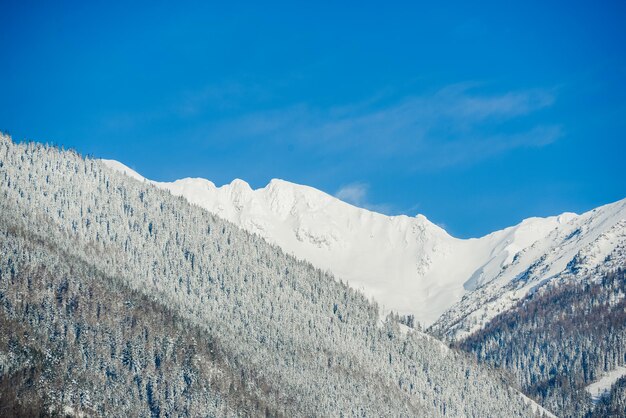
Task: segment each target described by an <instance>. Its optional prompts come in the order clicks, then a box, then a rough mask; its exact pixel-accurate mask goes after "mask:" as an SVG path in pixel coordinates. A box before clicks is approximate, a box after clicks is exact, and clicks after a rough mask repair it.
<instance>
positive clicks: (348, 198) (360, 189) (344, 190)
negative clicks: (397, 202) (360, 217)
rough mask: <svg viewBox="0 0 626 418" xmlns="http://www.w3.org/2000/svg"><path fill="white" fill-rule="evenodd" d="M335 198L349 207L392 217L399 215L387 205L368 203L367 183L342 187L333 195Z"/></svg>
mask: <svg viewBox="0 0 626 418" xmlns="http://www.w3.org/2000/svg"><path fill="white" fill-rule="evenodd" d="M335 197H336V198H337V199H339V200H343V201H344V202H346V203H350V204H351V205H354V206H357V207H360V208H363V209H367V210H371V211H373V212H378V213H383V214H385V215H392V214H396V213H400V212H399V211H397V210H394V207H393V206H392V205H390V204H387V203H371V202H370V201H369V185H368V184H367V183H360V182H357V183H350V184H346V185H343V186H341V187H340V188H339V190H337V192H336V193H335Z"/></svg>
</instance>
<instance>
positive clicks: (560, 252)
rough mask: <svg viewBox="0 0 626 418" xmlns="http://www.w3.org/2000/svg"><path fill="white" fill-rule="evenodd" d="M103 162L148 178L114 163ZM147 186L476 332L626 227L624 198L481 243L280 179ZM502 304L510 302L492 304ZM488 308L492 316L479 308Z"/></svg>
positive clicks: (426, 320) (378, 296)
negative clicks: (253, 184) (256, 184)
mask: <svg viewBox="0 0 626 418" xmlns="http://www.w3.org/2000/svg"><path fill="white" fill-rule="evenodd" d="M103 162H104V163H105V164H106V165H107V166H109V167H111V168H113V169H116V170H118V171H122V172H124V173H126V174H127V175H129V176H131V177H134V178H136V179H138V180H140V181H149V180H146V179H144V177H142V176H141V175H139V174H138V173H136V172H134V171H133V170H131V169H130V168H128V167H126V166H124V165H123V164H121V163H119V162H117V161H113V160H103ZM151 183H153V184H154V185H156V186H157V187H160V188H163V189H167V190H169V191H170V192H171V193H172V194H174V195H177V196H183V197H185V198H186V199H187V200H188V201H189V202H191V203H193V204H196V205H198V206H201V207H203V208H205V209H206V210H208V211H209V212H212V213H214V214H216V215H218V216H220V217H222V218H225V219H227V220H229V221H231V222H233V223H234V224H236V225H238V226H240V227H242V228H244V229H246V230H247V231H249V232H253V233H257V234H259V235H260V236H262V237H264V238H265V239H267V240H268V241H270V242H272V243H275V244H277V245H279V246H280V247H281V248H283V249H284V250H285V251H286V252H288V253H291V254H293V255H295V256H297V257H299V258H302V259H305V260H308V261H309V262H311V263H312V264H313V265H315V266H317V267H319V268H322V269H325V270H328V271H330V272H332V273H333V274H334V275H335V276H336V277H337V278H338V279H342V280H345V281H347V282H348V283H349V284H350V285H351V286H352V287H354V288H357V289H360V290H362V291H363V292H364V293H365V294H366V295H368V296H369V297H373V298H374V299H375V300H376V301H378V302H379V303H380V304H381V305H382V307H383V309H384V310H385V311H390V310H393V311H395V312H398V313H400V314H413V315H415V319H416V320H417V321H419V322H420V323H421V324H422V325H424V326H430V325H431V324H433V323H434V322H435V321H437V319H439V318H440V317H441V316H442V314H444V312H446V311H447V310H449V309H450V308H452V307H453V306H455V305H456V304H458V303H460V305H459V307H455V308H454V309H453V311H451V312H453V313H447V314H446V315H447V318H448V319H449V321H447V322H446V324H447V325H451V324H452V323H454V324H457V323H459V321H461V318H465V317H467V316H468V315H469V314H470V313H471V312H474V311H475V312H476V314H475V315H477V316H480V318H481V319H480V321H479V320H476V319H475V318H474V319H473V321H474V322H473V324H474V325H473V327H477V326H480V324H482V323H484V322H485V321H488V319H489V318H491V317H493V316H494V315H495V314H497V312H498V311H499V310H501V309H504V308H505V307H506V306H508V305H507V303H508V304H511V303H513V302H514V301H515V300H517V299H518V298H520V297H522V296H523V295H524V294H525V292H528V291H530V290H531V289H532V288H533V287H534V286H536V285H537V283H538V282H540V281H542V280H545V279H548V278H550V277H553V276H556V275H557V274H559V273H561V272H562V271H563V270H565V269H567V268H568V264H570V263H571V262H572V259H573V258H574V257H579V258H580V257H585V261H584V263H583V264H581V266H584V268H587V269H591V268H593V267H595V266H597V265H598V264H601V263H603V262H604V260H605V258H606V256H608V255H609V254H611V253H612V252H614V250H615V248H616V247H619V246H620V245H623V244H624V234H625V232H624V231H625V229H626V228H625V226H626V220H625V219H626V199H625V200H622V201H619V202H617V203H614V204H612V205H607V206H604V207H602V208H599V209H596V210H593V211H590V212H587V213H585V214H583V215H576V214H574V213H564V214H562V215H559V216H553V217H547V218H529V219H526V220H524V221H523V222H521V223H520V224H518V225H516V226H512V227H509V228H506V229H503V230H501V231H497V232H494V233H491V234H489V235H486V236H484V237H482V238H474V239H458V238H455V237H452V236H450V235H449V234H448V233H447V232H446V231H445V230H443V229H442V228H440V227H439V226H437V225H435V224H433V223H432V222H430V221H429V220H428V219H426V218H425V217H424V216H422V215H417V216H415V217H408V216H404V215H401V216H386V215H382V214H379V213H375V212H371V211H368V210H365V209H361V208H358V207H355V206H352V205H350V204H348V203H345V202H342V201H341V200H339V199H337V198H335V197H333V196H330V195H328V194H326V193H324V192H321V191H319V190H316V189H314V188H311V187H307V186H302V185H297V184H293V183H289V182H286V181H283V180H272V181H271V182H270V183H269V184H268V185H267V186H266V187H264V188H260V189H257V190H252V189H251V188H250V186H249V185H248V184H247V183H246V182H244V181H242V180H238V179H237V180H234V181H233V182H232V183H230V184H227V185H224V186H221V187H216V186H215V184H213V183H212V182H210V181H208V180H204V179H191V178H187V179H182V180H177V181H175V182H172V183H160V182H151ZM583 249H584V253H581V250H583ZM531 277H532V280H530V278H531ZM520 278H523V279H524V283H526V285H525V286H521V287H520V286H517V287H516V290H515V292H513V293H510V292H508V291H507V292H500V291H497V292H489V297H486V296H485V297H483V298H482V299H480V300H479V299H476V300H474V299H470V296H468V295H480V294H483V296H484V295H485V293H484V289H485V288H486V287H488V285H489V286H492V287H493V286H496V287H497V288H498V289H501V288H503V287H504V286H506V285H508V284H510V283H511V282H514V281H515V282H517V281H519V279H520ZM478 289H481V291H480V292H477V290H478ZM481 292H482V293H481ZM464 297H465V299H464ZM500 297H502V298H505V299H506V301H505V302H502V301H498V302H494V301H493V300H492V299H494V298H496V299H499V298H500ZM507 298H508V299H507ZM478 300H479V302H477V301H478ZM477 304H478V305H477ZM485 305H489V306H491V305H493V309H481V310H480V311H478V306H480V307H484V306H485ZM461 322H462V321H461ZM437 326H438V327H441V326H443V324H442V323H440V324H438V325H437ZM463 327H465V328H468V327H467V326H465V325H463ZM463 327H461V328H463ZM472 329H473V328H472Z"/></svg>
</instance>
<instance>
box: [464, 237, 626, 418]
mask: <svg viewBox="0 0 626 418" xmlns="http://www.w3.org/2000/svg"><path fill="white" fill-rule="evenodd" d="M621 250H623V249H621ZM621 250H619V251H621ZM625 296H626V270H624V269H623V268H618V269H617V270H615V271H611V272H608V273H604V274H601V275H591V276H589V277H588V278H587V279H585V280H580V279H567V280H560V281H558V282H556V283H551V284H549V285H545V286H543V287H542V288H540V289H538V290H537V291H536V292H535V293H533V294H530V295H529V296H528V297H527V298H525V299H523V300H522V301H521V302H519V303H518V304H517V305H516V306H515V307H514V308H513V309H510V310H508V311H506V312H504V313H502V314H500V315H498V316H497V317H496V318H494V319H493V320H492V321H491V322H490V323H489V324H488V325H487V326H486V327H485V328H484V329H482V330H480V331H478V332H476V333H475V334H473V335H472V336H470V337H469V338H466V339H465V340H463V341H462V342H460V343H458V344H457V346H458V347H459V348H461V349H463V350H466V351H469V352H471V353H474V354H475V355H476V357H477V359H478V360H479V361H481V362H485V363H488V364H490V365H493V366H495V367H498V368H502V369H505V370H507V371H509V372H510V373H511V375H512V378H513V379H515V380H516V381H517V382H518V383H519V385H520V386H521V387H522V389H523V390H524V392H525V393H526V394H527V395H529V396H530V397H532V398H534V399H536V400H537V401H539V403H541V404H542V405H544V406H545V407H546V408H548V409H549V410H551V411H553V412H554V413H556V414H557V415H559V416H564V417H584V416H595V415H598V414H599V415H598V416H608V415H604V414H605V413H606V412H607V411H610V410H613V411H615V410H619V411H621V412H619V413H618V414H617V416H626V409H624V407H623V405H624V398H623V397H624V393H623V382H622V383H621V384H620V385H621V387H622V389H621V390H616V391H614V392H612V393H611V395H610V396H609V397H608V398H607V399H604V400H603V402H602V403H601V404H600V405H599V406H597V407H594V405H593V403H592V402H591V398H590V395H589V394H588V393H587V391H586V390H585V387H586V386H588V385H589V384H591V383H593V382H595V381H597V380H598V379H599V378H600V377H601V376H602V374H604V373H605V372H608V371H611V370H613V369H615V368H616V367H617V366H623V365H625V364H626V299H625Z"/></svg>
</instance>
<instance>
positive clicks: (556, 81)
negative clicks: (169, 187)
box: [0, 0, 626, 237]
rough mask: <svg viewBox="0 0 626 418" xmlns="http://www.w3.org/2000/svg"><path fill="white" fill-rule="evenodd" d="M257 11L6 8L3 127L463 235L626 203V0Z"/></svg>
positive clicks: (1, 45)
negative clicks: (306, 190)
mask: <svg viewBox="0 0 626 418" xmlns="http://www.w3.org/2000/svg"><path fill="white" fill-rule="evenodd" d="M221 3H226V2H221ZM260 3H261V2H250V3H237V4H234V2H233V4H229V5H224V4H209V3H208V2H201V3H200V2H199V3H185V6H181V5H175V4H174V2H172V3H170V4H168V3H166V2H158V1H157V2H145V3H141V2H134V4H133V5H124V4H121V3H119V4H111V3H109V2H75V3H72V2H46V3H34V2H28V1H6V0H4V1H2V2H1V3H0V15H1V16H3V19H2V25H0V52H1V53H2V57H3V61H2V64H1V65H0V130H3V131H5V132H8V133H10V134H11V135H12V136H13V138H14V139H15V140H24V139H32V140H37V141H42V142H50V143H56V144H63V145H64V146H66V147H73V148H75V149H77V150H78V151H79V152H81V153H83V154H91V155H95V156H98V157H103V158H113V159H117V160H120V161H122V162H124V163H125V164H127V165H129V166H131V167H133V168H134V169H136V170H137V171H139V172H140V173H141V174H143V175H145V176H146V177H149V178H152V179H155V180H173V179H176V178H181V177H204V178H208V179H210V180H212V181H214V182H215V183H216V184H218V185H219V184H223V183H228V182H230V181H231V180H232V179H234V178H242V179H244V180H246V181H248V182H249V183H250V184H251V185H252V186H253V187H262V186H264V185H265V184H267V182H268V181H269V180H270V179H271V178H275V177H276V178H282V179H285V180H289V181H293V182H297V183H303V184H308V185H311V186H314V187H316V188H319V189H321V190H324V191H326V192H328V193H331V194H335V195H338V196H340V197H342V198H343V199H346V200H349V201H351V202H354V203H355V204H358V205H361V206H364V207H368V208H372V209H375V210H378V211H382V212H385V213H388V214H399V213H405V214H408V215H415V214H416V213H422V214H424V215H426V216H427V217H428V218H430V219H431V220H432V221H433V222H436V223H439V224H441V225H444V226H445V228H446V229H447V230H448V231H449V232H451V233H452V234H453V235H456V236H461V237H469V236H479V235H482V234H486V233H488V232H491V231H493V230H495V229H499V228H502V227H505V226H509V225H512V224H515V223H517V222H519V221H520V220H521V219H523V218H526V217H529V216H546V215H552V214H557V213H560V212H563V211H576V212H581V211H585V210H589V209H591V208H593V207H595V206H598V205H601V204H605V203H609V202H612V201H615V200H619V199H621V198H624V197H626V181H625V178H626V176H624V168H623V166H624V160H625V156H626V145H625V139H626V138H625V134H626V25H625V24H624V22H625V21H626V3H624V2H622V1H605V2H576V1H567V2H565V1H562V2H545V1H544V2H534V1H524V2H519V4H517V5H509V4H506V3H508V2H480V3H471V4H470V3H469V2H459V3H450V2H449V3H446V4H445V5H443V4H442V5H424V4H422V5H420V4H418V2H396V3H394V2H385V3H382V2H381V3H374V2H358V3H357V2H353V3H352V5H349V4H347V3H344V4H343V5H339V4H337V3H339V2H310V4H308V5H302V4H300V5H296V4H294V3H295V2H285V3H271V2H270V3H268V2H263V4H260ZM431 3H441V2H431Z"/></svg>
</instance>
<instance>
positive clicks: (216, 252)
mask: <svg viewBox="0 0 626 418" xmlns="http://www.w3.org/2000/svg"><path fill="white" fill-rule="evenodd" d="M0 238H1V241H0V242H1V245H2V246H3V247H2V248H3V249H2V252H1V257H2V259H1V260H0V266H1V267H0V269H1V271H0V294H1V295H2V296H1V299H0V300H1V302H2V303H1V304H0V318H3V319H2V322H1V324H0V325H2V327H3V328H2V330H1V331H2V335H3V336H4V339H3V340H2V341H0V343H1V345H0V363H1V364H2V366H1V367H0V382H2V385H7V384H8V383H6V382H9V381H10V382H12V383H11V386H12V387H13V388H14V390H13V391H12V392H11V393H9V397H8V399H9V401H10V402H9V401H7V404H9V403H11V404H13V405H17V406H15V407H14V410H15V411H17V410H18V409H19V408H26V409H28V408H31V409H32V408H34V409H37V408H40V406H41V405H44V409H45V410H46V411H56V412H58V413H60V414H66V413H68V414H70V415H80V413H82V412H84V413H85V414H87V415H107V416H108V415H114V416H120V415H130V416H172V415H177V416H222V415H230V414H235V415H250V416H259V415H261V416H262V415H267V416H337V415H344V416H345V415H350V416H429V417H430V416H476V417H482V416H508V417H515V416H531V415H533V412H532V408H531V407H530V406H529V405H528V404H527V402H526V401H525V400H523V399H522V398H521V397H520V396H519V395H518V393H517V392H516V390H514V389H512V388H510V387H509V386H508V384H507V383H506V382H505V381H504V379H503V378H502V377H501V376H500V375H499V374H498V373H496V372H492V371H490V370H488V369H487V368H484V367H479V366H478V365H477V363H476V361H475V360H474V359H472V358H470V357H469V356H467V355H466V354H463V353H460V352H457V351H454V350H449V349H447V348H445V347H444V346H442V345H441V344H440V343H439V342H438V341H436V340H434V339H432V338H430V337H427V336H425V335H424V334H421V333H419V332H411V333H408V334H407V335H405V333H403V332H400V328H399V325H398V322H397V321H396V320H394V319H390V320H387V321H384V322H381V321H380V320H379V317H378V308H377V306H376V305H375V304H372V303H371V302H369V301H368V300H366V298H365V297H364V296H363V295H362V294H360V293H358V292H356V291H354V290H352V289H350V288H349V287H347V286H346V285H344V284H342V283H340V282H338V281H336V280H334V278H333V277H331V276H329V275H327V274H325V273H322V272H321V271H319V270H317V269H315V268H313V267H312V266H311V265H310V264H308V263H305V262H303V261H298V260H296V259H294V258H292V257H290V256H287V255H285V254H284V253H283V252H282V251H281V250H280V249H279V248H277V247H275V246H271V245H269V244H267V243H266V242H265V241H264V240H262V239H261V238H260V237H258V236H256V235H253V234H249V233H246V232H244V231H242V230H240V229H238V228H236V227H235V226H234V225H232V224H230V223H228V222H225V221H223V220H220V219H218V218H216V217H214V216H212V215H210V214H209V213H207V212H206V211H204V210H202V209H200V208H198V207H195V206H193V205H190V204H189V203H187V201H185V200H184V199H182V198H175V197H173V196H171V195H170V194H169V193H167V192H165V191H161V190H157V189H156V188H154V187H153V186H151V185H149V184H144V183H140V182H137V181H135V180H132V179H130V178H128V177H126V176H124V175H121V174H119V173H116V172H113V171H111V170H109V169H107V168H106V167H104V166H103V165H102V164H101V163H100V162H98V161H97V160H91V159H84V158H82V157H81V156H79V155H77V154H76V153H73V152H67V151H62V150H59V149H56V148H52V147H47V146H43V145H40V144H19V145H18V144H14V143H13V142H11V141H10V139H8V138H6V137H0ZM15 330H17V331H15ZM28 367H30V369H29V368H28ZM31 370H32V373H31V372H30V371H31ZM31 376H33V377H32V378H31ZM34 393H36V394H37V396H34V395H33V394H34ZM3 396H4V395H3Z"/></svg>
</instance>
